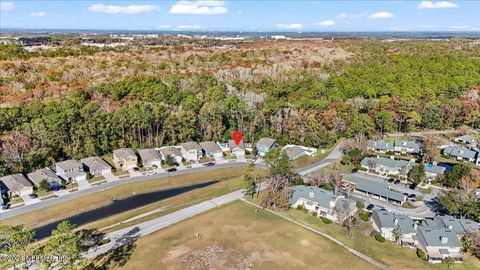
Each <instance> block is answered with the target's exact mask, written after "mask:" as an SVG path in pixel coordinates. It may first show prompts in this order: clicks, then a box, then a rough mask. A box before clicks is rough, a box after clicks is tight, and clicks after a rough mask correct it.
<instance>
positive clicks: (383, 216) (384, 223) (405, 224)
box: [372, 210, 416, 233]
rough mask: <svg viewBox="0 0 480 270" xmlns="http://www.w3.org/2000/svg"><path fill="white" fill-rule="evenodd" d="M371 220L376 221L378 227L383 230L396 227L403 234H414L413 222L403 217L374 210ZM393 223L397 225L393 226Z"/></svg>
mask: <svg viewBox="0 0 480 270" xmlns="http://www.w3.org/2000/svg"><path fill="white" fill-rule="evenodd" d="M372 218H373V219H374V220H378V222H379V223H380V224H379V226H380V227H383V228H396V227H398V228H399V229H400V230H401V231H402V232H403V233H415V232H416V230H415V226H414V224H415V223H414V221H413V220H412V219H411V218H410V217H408V216H405V215H397V214H393V213H390V212H388V211H385V210H374V211H373V212H372ZM395 222H396V223H397V224H395Z"/></svg>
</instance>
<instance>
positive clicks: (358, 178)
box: [344, 173, 407, 205]
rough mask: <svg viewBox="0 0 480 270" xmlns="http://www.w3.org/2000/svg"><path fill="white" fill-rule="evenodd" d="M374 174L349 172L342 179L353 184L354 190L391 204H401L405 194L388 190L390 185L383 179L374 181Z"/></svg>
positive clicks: (405, 197)
mask: <svg viewBox="0 0 480 270" xmlns="http://www.w3.org/2000/svg"><path fill="white" fill-rule="evenodd" d="M372 177H374V176H366V175H362V174H360V173H354V174H349V175H346V176H345V177H344V181H345V182H347V183H350V184H352V185H353V188H354V191H355V192H359V193H362V194H366V195H367V196H370V197H372V198H375V199H379V200H382V201H387V202H391V203H393V204H397V205H402V204H403V203H404V202H405V200H406V199H407V196H405V195H404V194H402V193H400V192H396V191H392V190H390V185H388V184H386V183H385V181H384V180H383V179H379V181H374V180H373V179H369V178H372Z"/></svg>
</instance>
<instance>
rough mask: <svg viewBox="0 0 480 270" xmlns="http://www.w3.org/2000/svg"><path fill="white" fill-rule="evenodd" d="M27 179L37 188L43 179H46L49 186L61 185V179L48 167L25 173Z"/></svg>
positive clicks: (57, 186) (56, 186)
mask: <svg viewBox="0 0 480 270" xmlns="http://www.w3.org/2000/svg"><path fill="white" fill-rule="evenodd" d="M27 177H28V179H30V181H32V182H33V184H34V185H35V186H36V187H37V188H38V187H40V185H41V183H42V181H43V180H46V181H47V182H48V184H49V186H50V188H59V187H61V186H62V179H60V177H59V176H58V175H56V174H55V173H54V172H53V171H52V170H50V169H49V168H43V169H39V170H36V171H34V172H31V173H29V174H27Z"/></svg>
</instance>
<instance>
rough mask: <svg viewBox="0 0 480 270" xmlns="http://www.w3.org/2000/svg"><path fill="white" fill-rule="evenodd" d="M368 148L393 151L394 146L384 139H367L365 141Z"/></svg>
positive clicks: (382, 151)
mask: <svg viewBox="0 0 480 270" xmlns="http://www.w3.org/2000/svg"><path fill="white" fill-rule="evenodd" d="M367 145H368V148H370V149H371V150H373V151H375V152H380V153H386V152H389V151H392V152H393V151H395V147H394V145H393V143H391V142H386V141H384V140H376V141H369V142H368V143H367Z"/></svg>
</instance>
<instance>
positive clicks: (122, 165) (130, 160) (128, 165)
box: [112, 148, 138, 171]
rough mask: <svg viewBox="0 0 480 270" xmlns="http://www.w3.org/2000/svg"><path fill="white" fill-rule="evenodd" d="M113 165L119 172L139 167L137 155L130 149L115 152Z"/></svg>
mask: <svg viewBox="0 0 480 270" xmlns="http://www.w3.org/2000/svg"><path fill="white" fill-rule="evenodd" d="M112 161H113V164H114V165H115V168H117V169H119V170H125V171H126V170H130V169H133V168H135V167H137V162H138V159H137V155H135V152H133V150H132V149H130V148H121V149H116V150H113V159H112Z"/></svg>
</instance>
